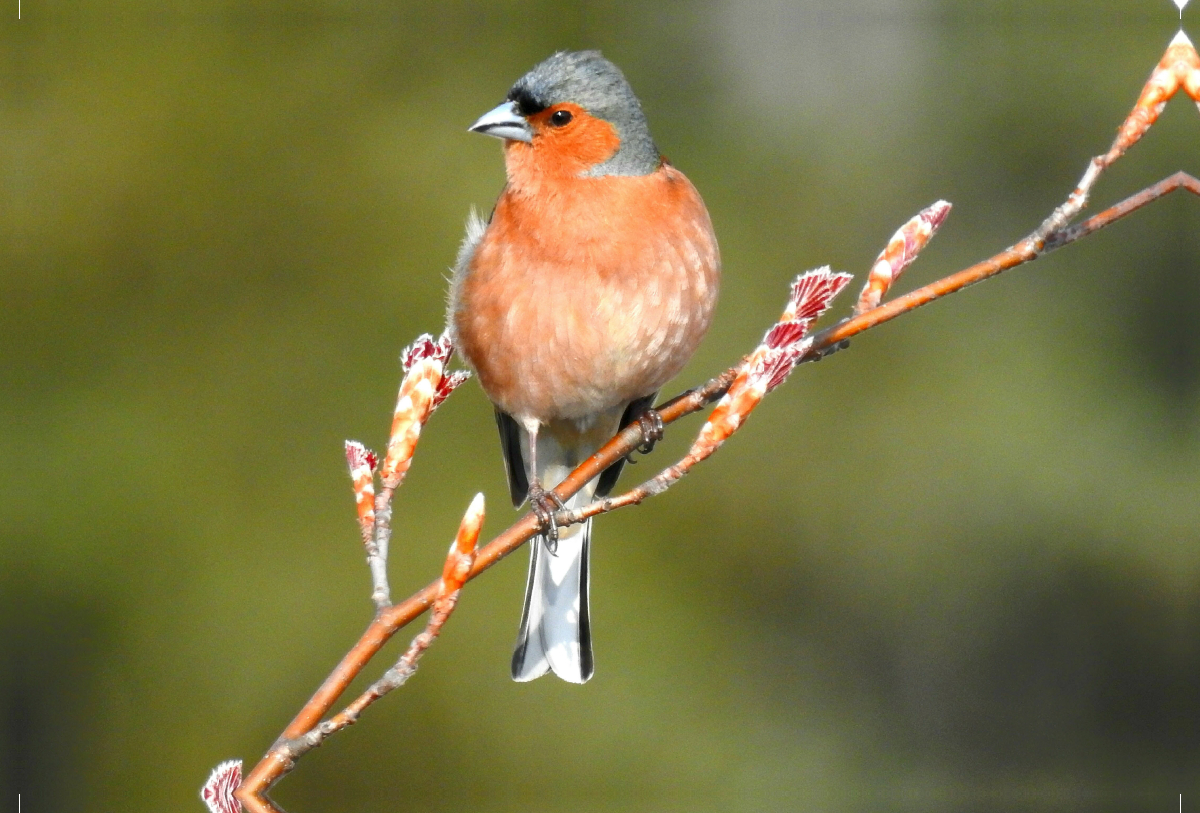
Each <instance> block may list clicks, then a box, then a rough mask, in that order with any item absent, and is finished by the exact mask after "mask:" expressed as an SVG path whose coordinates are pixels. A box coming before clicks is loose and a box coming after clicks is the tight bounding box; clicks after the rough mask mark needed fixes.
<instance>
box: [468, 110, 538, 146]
mask: <svg viewBox="0 0 1200 813" xmlns="http://www.w3.org/2000/svg"><path fill="white" fill-rule="evenodd" d="M469 131H470V132H472V133H483V134H484V135H490V136H495V137H496V138H507V139H509V140H511V141H525V142H530V141H533V130H531V129H530V127H529V122H527V121H525V117H524V116H522V115H521V114H520V113H518V112H517V103H516V102H505V103H504V104H502V105H500V106H499V107H497V108H495V109H494V110H489V111H488V112H486V113H484V114H483V115H482V116H480V118H479V121H477V122H475V123H474V124H472V125H471V127H470V128H469Z"/></svg>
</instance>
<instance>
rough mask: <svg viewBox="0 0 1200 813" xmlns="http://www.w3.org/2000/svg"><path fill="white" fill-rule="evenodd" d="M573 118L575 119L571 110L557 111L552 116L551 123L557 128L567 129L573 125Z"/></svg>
mask: <svg viewBox="0 0 1200 813" xmlns="http://www.w3.org/2000/svg"><path fill="white" fill-rule="evenodd" d="M572 118H574V117H573V116H572V115H571V111H570V110H555V111H554V113H552V114H551V115H550V123H551V124H553V125H554V126H555V127H565V126H566V125H568V124H570V123H571V119H572Z"/></svg>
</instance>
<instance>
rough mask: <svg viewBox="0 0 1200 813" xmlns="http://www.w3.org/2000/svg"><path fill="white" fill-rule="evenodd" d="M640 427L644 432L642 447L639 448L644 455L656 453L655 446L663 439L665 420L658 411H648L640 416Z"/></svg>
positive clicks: (638, 420)
mask: <svg viewBox="0 0 1200 813" xmlns="http://www.w3.org/2000/svg"><path fill="white" fill-rule="evenodd" d="M637 422H638V427H639V428H640V429H641V430H642V445H641V446H639V447H638V448H637V450H638V451H639V452H641V453H642V454H650V453H651V452H652V451H654V444H655V443H657V442H658V441H660V440H662V439H663V434H664V429H663V419H662V415H660V414H658V410H657V409H647V410H646V411H645V412H643V413H642V414H641V415H638V419H637Z"/></svg>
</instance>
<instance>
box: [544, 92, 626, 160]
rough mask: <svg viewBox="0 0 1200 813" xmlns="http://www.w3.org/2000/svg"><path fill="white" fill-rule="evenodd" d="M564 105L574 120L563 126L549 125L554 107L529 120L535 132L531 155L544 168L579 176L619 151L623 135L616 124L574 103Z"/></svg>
mask: <svg viewBox="0 0 1200 813" xmlns="http://www.w3.org/2000/svg"><path fill="white" fill-rule="evenodd" d="M563 108H565V109H569V110H571V112H572V113H573V114H574V116H575V120H574V121H573V122H572V123H571V124H569V125H568V126H566V127H563V128H561V129H560V128H557V127H554V126H553V125H551V124H550V122H549V116H550V113H551V110H546V111H543V112H542V113H539V114H538V115H537V116H534V117H533V118H531V119H530V123H531V124H532V125H533V127H534V133H535V135H534V139H533V143H532V144H530V145H528V157H529V158H531V159H533V160H535V161H537V163H538V165H539V166H538V168H539V169H540V170H541V171H543V172H547V173H552V174H556V175H557V174H563V175H574V176H578V175H580V174H582V173H584V172H586V171H587V170H588V169H590V168H591V167H593V166H595V165H596V164H602V163H604V162H605V161H607V160H608V159H609V158H612V157H613V155H615V154H616V152H617V148H619V147H620V146H621V138H620V136H618V135H617V130H616V128H615V127H613V126H612V125H611V124H609V123H608V122H607V121H604V120H602V119H598V118H595V117H593V116H590V115H588V114H587V113H586V112H585V111H584V110H583V108H580V107H576V106H575V105H564V106H563ZM553 109H558V108H553Z"/></svg>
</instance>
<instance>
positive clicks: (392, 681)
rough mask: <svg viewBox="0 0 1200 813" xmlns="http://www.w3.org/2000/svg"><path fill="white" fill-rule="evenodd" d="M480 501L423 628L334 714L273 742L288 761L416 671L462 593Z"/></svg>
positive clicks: (461, 530)
mask: <svg viewBox="0 0 1200 813" xmlns="http://www.w3.org/2000/svg"><path fill="white" fill-rule="evenodd" d="M483 517H484V502H483V494H476V495H475V499H474V500H472V501H471V505H470V506H469V507H468V508H467V512H466V514H464V515H463V518H462V522H461V523H460V524H459V526H458V534H457V535H456V536H455V538H454V542H453V543H452V544H451V545H450V552H449V553H448V554H447V556H446V565H445V568H444V570H443V572H442V581H441V585H440V588H439V594H438V598H437V600H436V601H434V603H433V611H432V612H431V613H430V614H429V622H428V623H427V624H426V625H425V629H424V630H423V631H422V632H421V634H420V635H418V636H417V637H416V638H413V640H412V643H410V644H409V645H408V649H407V650H405V652H404V654H403V655H401V656H400V659H399V660H398V661H397V662H396V665H395V666H393V667H392V668H391V669H389V670H387V671H386V672H384V673H383V677H381V678H380V679H379V680H377V681H375V682H374V683H372V684H371V685H370V686H369V687H368V688H367V690H366V691H365V692H363V693H362V694H361V695H359V696H358V698H357V699H356V700H355V701H354V702H353V703H351V704H350V705H348V706H346V708H345V709H343V710H342V711H340V712H338V713H337V714H335V715H334V716H333V717H331V718H330V719H328V720H326V721H324V722H322V723H321V724H320V725H318V726H316V727H314V728H313V729H312V730H311V731H309V732H307V733H305V734H303V735H301V736H299V737H296V738H294V739H289V740H283V741H281V742H277V743H276V744H275V748H276V749H277V750H278V751H279V753H280V755H281V756H282V757H284V758H285V759H287V760H289V761H290V762H293V763H294V762H295V761H296V760H297V759H299V758H300V757H301V756H303V755H304V754H306V753H308V752H309V751H311V750H312V749H313V748H316V747H317V746H319V745H320V744H321V743H322V742H324V741H325V739H326V738H327V737H328V736H329V735H330V734H334V733H336V732H338V731H341V730H342V729H343V728H345V727H347V726H350V725H353V724H354V723H356V722H358V717H359V715H360V714H362V712H363V710H364V709H366V708H367V706H369V705H371V704H372V703H374V702H375V701H376V700H378V699H379V698H381V697H383V696H384V695H385V694H387V693H388V692H390V691H393V690H394V689H398V688H400V687H401V686H403V685H404V684H405V682H407V681H408V679H409V678H410V677H412V676H413V673H415V672H416V671H417V662H418V661H419V660H420V659H421V655H423V654H424V653H425V650H427V649H428V648H429V647H430V646H431V645H432V644H433V642H434V641H435V640H437V637H438V635H439V634H440V633H441V631H442V627H443V626H444V625H445V624H446V621H447V620H449V618H450V614H451V613H453V612H454V608H455V606H456V605H457V604H458V595H459V593H460V592H462V586H463V583H464V582H465V581H466V578H467V574H468V573H470V572H471V565H472V564H474V563H475V545H476V543H477V542H478V540H479V530H480V528H482V527H483Z"/></svg>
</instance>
